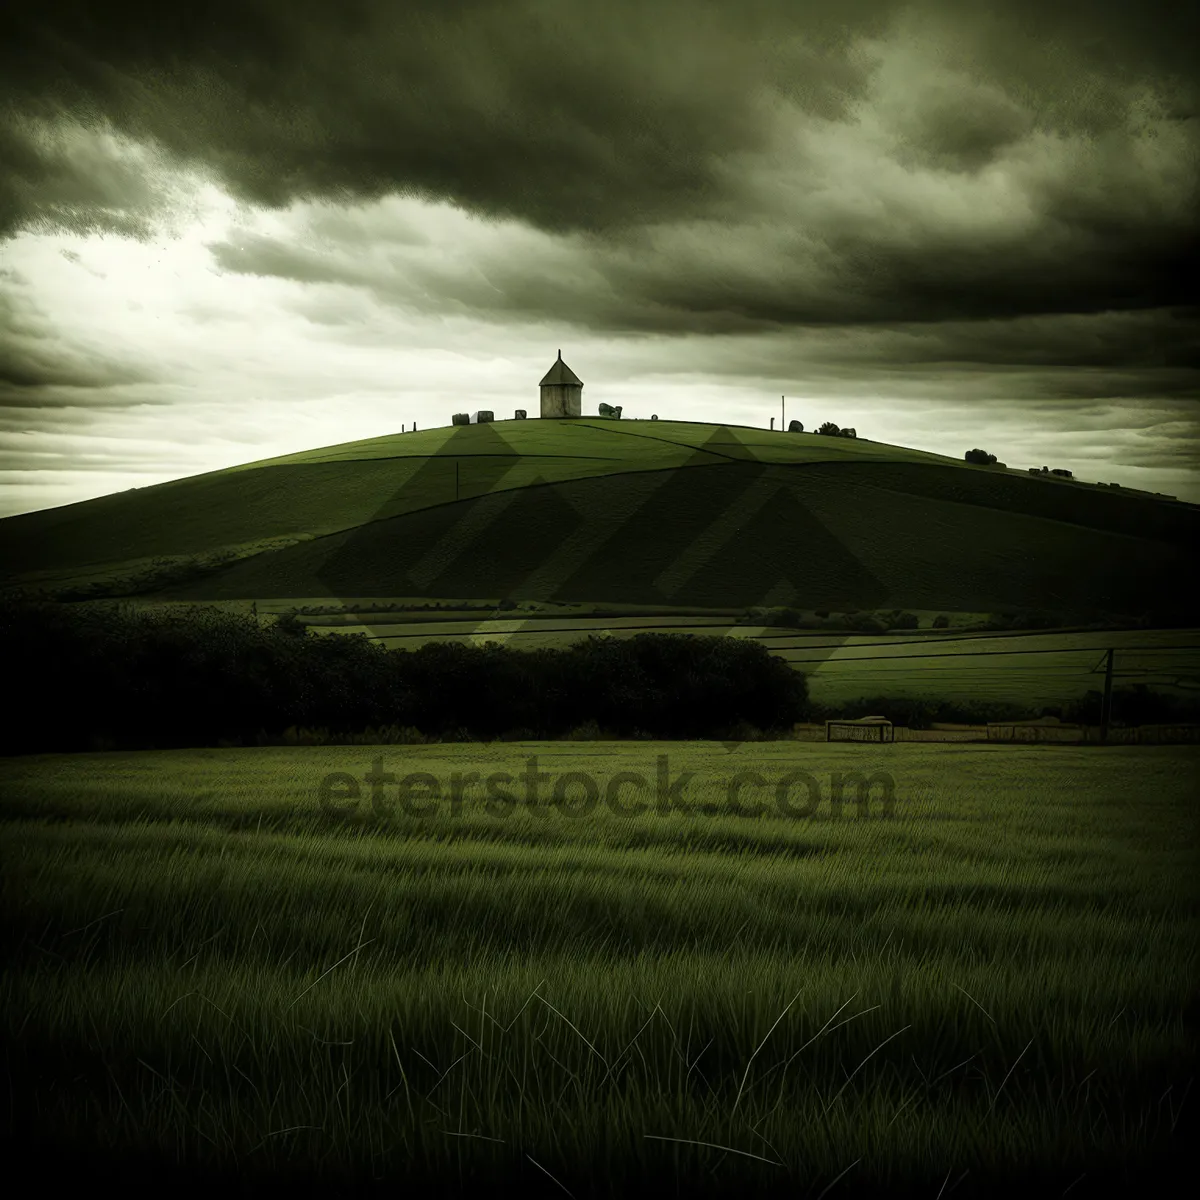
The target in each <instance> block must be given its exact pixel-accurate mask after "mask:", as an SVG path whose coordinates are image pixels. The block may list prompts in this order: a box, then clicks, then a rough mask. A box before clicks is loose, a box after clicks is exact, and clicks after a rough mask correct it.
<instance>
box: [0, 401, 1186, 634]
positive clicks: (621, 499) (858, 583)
mask: <svg viewBox="0 0 1200 1200" xmlns="http://www.w3.org/2000/svg"><path fill="white" fill-rule="evenodd" d="M456 489H457V497H458V498H457V499H456ZM1197 533H1200V508H1197V507H1196V506H1192V505H1186V504H1180V503H1172V502H1168V501H1163V500H1159V499H1154V498H1152V497H1149V496H1145V495H1139V494H1133V493H1129V492H1124V491H1110V490H1109V489H1107V488H1098V487H1093V486H1090V485H1087V484H1082V483H1076V482H1072V481H1064V480H1058V479H1054V480H1049V479H1045V478H1035V477H1033V476H1030V475H1028V474H1027V473H1024V472H1019V471H1015V470H1006V469H1003V468H996V467H985V466H974V465H969V464H966V463H963V462H960V461H957V460H954V459H949V458H945V457H942V456H939V455H935V454H928V453H925V452H922V451H915V450H908V449H904V448H901V447H896V446H888V445H884V444H882V443H878V442H871V441H867V440H865V439H856V440H854V439H843V438H833V437H824V436H819V435H815V434H783V433H776V432H772V431H767V430H762V429H751V428H743V427H731V426H718V425H702V424H692V423H683V422H673V421H656V422H653V423H651V422H648V421H622V422H615V421H607V420H599V419H587V418H584V419H580V420H571V421H554V422H551V421H539V420H531V421H504V422H497V423H494V424H491V425H472V426H454V427H449V428H442V429H433V430H426V431H421V432H418V433H406V434H399V435H389V436H386V437H381V438H374V439H370V440H368V441H362V442H352V443H347V444H345V445H341V446H332V447H326V448H323V449H319V450H314V451H310V452H306V453H303V454H294V455H288V456H285V457H282V458H278V459H269V460H266V461H263V462H258V463H250V464H246V465H244V466H239V467H235V468H231V469H228V470H223V471H215V472H211V473H208V474H205V475H199V476H195V477H193V478H190V479H182V480H176V481H173V482H170V483H166V484H160V485H156V486H154V487H148V488H142V489H136V490H131V491H128V492H123V493H119V494H116V495H112V496H106V497H102V498H100V499H97V500H91V501H85V502H83V503H80V504H73V505H67V506H64V507H62V508H57V509H49V510H45V511H43V512H37V513H30V514H24V515H21V516H17V517H9V518H6V519H4V520H0V562H2V563H3V570H4V575H3V582H4V583H5V584H6V585H8V586H14V585H16V586H21V585H25V586H38V585H41V586H52V585H63V584H65V583H72V582H78V581H81V580H84V581H86V580H92V581H99V582H101V583H103V582H104V581H107V582H108V583H110V584H112V585H113V589H114V591H115V592H119V591H121V587H122V581H123V580H124V583H125V584H126V585H127V586H126V587H125V590H126V591H134V592H141V593H156V594H159V595H162V596H164V597H173V598H180V599H195V600H209V599H214V600H215V599H256V598H264V599H266V598H281V597H300V596H302V597H319V596H356V597H362V596H373V595H374V596H428V597H466V596H478V597H512V598H514V599H538V600H559V601H568V600H574V601H604V602H611V603H618V604H653V605H667V606H679V607H685V606H686V607H723V606H739V605H755V604H763V603H772V604H779V603H785V604H797V605H802V606H808V607H827V608H834V609H850V608H861V609H872V608H880V607H884V606H899V607H906V608H923V609H946V610H962V611H989V610H997V611H1000V610H1017V611H1020V610H1023V609H1029V608H1045V609H1053V610H1055V611H1060V612H1066V611H1085V610H1086V611H1096V610H1103V611H1107V612H1113V613H1122V614H1137V613H1141V612H1144V611H1147V610H1151V609H1155V610H1159V609H1163V608H1171V607H1176V608H1177V607H1179V606H1180V605H1183V604H1185V603H1186V602H1188V597H1187V595H1186V589H1185V585H1184V581H1185V580H1186V579H1187V578H1188V576H1189V574H1190V572H1189V570H1188V567H1189V566H1190V547H1191V546H1193V545H1194V544H1195V543H1196V542H1197V540H1198V539H1197Z"/></svg>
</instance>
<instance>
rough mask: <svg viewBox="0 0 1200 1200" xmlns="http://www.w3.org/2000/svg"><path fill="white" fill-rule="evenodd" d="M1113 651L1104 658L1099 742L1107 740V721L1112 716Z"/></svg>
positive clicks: (1102, 742) (1102, 743)
mask: <svg viewBox="0 0 1200 1200" xmlns="http://www.w3.org/2000/svg"><path fill="white" fill-rule="evenodd" d="M1112 677H1113V652H1112V651H1111V650H1109V652H1108V655H1107V657H1106V658H1105V660H1104V701H1103V703H1102V704H1101V706H1100V744H1101V745H1104V743H1105V742H1107V741H1108V723H1109V721H1110V720H1111V718H1112Z"/></svg>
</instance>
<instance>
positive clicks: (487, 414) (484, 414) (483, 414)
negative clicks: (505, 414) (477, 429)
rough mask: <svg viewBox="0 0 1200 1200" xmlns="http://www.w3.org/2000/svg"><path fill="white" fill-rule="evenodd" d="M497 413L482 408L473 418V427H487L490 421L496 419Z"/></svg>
mask: <svg viewBox="0 0 1200 1200" xmlns="http://www.w3.org/2000/svg"><path fill="white" fill-rule="evenodd" d="M495 415H496V414H495V413H493V412H492V410H491V409H489V408H481V409H480V410H479V411H478V412H477V413H476V414H475V415H474V416H473V417H472V418H471V424H472V425H486V424H487V422H488V421H490V420H492V419H493V417H495Z"/></svg>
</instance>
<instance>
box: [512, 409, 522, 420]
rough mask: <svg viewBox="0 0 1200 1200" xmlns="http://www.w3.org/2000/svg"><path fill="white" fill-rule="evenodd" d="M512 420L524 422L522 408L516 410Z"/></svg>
mask: <svg viewBox="0 0 1200 1200" xmlns="http://www.w3.org/2000/svg"><path fill="white" fill-rule="evenodd" d="M514 420H517V421H523V420H525V410H524V409H523V408H518V409H517V412H516V416H515V417H514Z"/></svg>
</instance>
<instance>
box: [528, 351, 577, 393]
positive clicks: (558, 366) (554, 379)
mask: <svg viewBox="0 0 1200 1200" xmlns="http://www.w3.org/2000/svg"><path fill="white" fill-rule="evenodd" d="M555 383H577V384H578V385H579V386H580V387H583V380H582V379H580V378H579V376H578V375H576V374H575V372H574V371H572V370H571V368H570V367H568V366H567V364H566V363H565V362H563V360H562V351H561V350H560V351H559V352H558V361H557V362H556V363H555V364H554V366H552V367H551V368H550V370H548V371H547V372H546V374H545V376H544V377H543V379H542V382H541V383H539V384H538V387H545V386H546V385H547V384H555Z"/></svg>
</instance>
